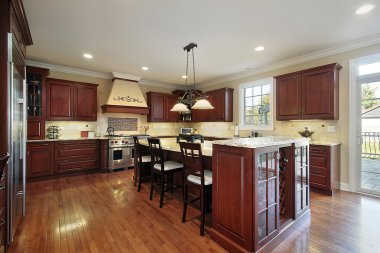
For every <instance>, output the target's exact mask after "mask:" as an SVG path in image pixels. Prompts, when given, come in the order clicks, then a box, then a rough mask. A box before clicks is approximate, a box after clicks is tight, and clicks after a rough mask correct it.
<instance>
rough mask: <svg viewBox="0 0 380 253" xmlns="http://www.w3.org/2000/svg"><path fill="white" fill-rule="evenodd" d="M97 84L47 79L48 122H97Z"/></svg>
mask: <svg viewBox="0 0 380 253" xmlns="http://www.w3.org/2000/svg"><path fill="white" fill-rule="evenodd" d="M97 86H98V85H97V84H90V83H79V82H73V81H67V80H60V79H50V78H48V79H47V99H46V106H47V108H46V109H47V110H46V113H47V115H46V119H47V120H81V121H96V120H97Z"/></svg>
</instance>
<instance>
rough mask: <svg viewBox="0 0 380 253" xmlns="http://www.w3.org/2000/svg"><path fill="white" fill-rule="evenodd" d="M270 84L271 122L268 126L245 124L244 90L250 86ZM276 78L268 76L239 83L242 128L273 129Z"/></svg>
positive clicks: (240, 123) (240, 122) (240, 124)
mask: <svg viewBox="0 0 380 253" xmlns="http://www.w3.org/2000/svg"><path fill="white" fill-rule="evenodd" d="M265 84H269V106H270V109H271V110H270V112H271V116H270V124H269V125H267V126H257V125H245V122H244V111H245V104H244V102H245V94H244V90H245V89H246V88H250V87H252V88H253V87H256V86H262V85H265ZM273 99H274V80H273V77H268V78H264V79H260V80H256V81H251V82H247V83H242V84H240V85H239V127H240V130H273V120H274V108H273Z"/></svg>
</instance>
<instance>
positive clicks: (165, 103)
mask: <svg viewBox="0 0 380 253" xmlns="http://www.w3.org/2000/svg"><path fill="white" fill-rule="evenodd" d="M146 95H147V104H148V107H149V114H148V122H177V121H179V113H178V112H171V111H170V109H171V108H172V107H173V106H174V105H175V103H176V102H177V96H176V95H173V94H167V93H159V92H148V93H146Z"/></svg>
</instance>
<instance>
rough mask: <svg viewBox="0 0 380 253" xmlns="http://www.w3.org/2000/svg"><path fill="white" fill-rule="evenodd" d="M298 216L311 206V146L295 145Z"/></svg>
mask: <svg viewBox="0 0 380 253" xmlns="http://www.w3.org/2000/svg"><path fill="white" fill-rule="evenodd" d="M294 155H295V168H294V169H295V176H296V181H295V182H296V189H295V190H296V191H295V195H296V196H295V198H296V203H295V205H296V206H295V208H296V209H295V210H296V212H295V213H296V217H298V216H299V215H300V214H302V212H303V211H304V210H306V209H308V208H309V146H308V145H306V146H299V147H295V154H294Z"/></svg>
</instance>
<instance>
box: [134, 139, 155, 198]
mask: <svg viewBox="0 0 380 253" xmlns="http://www.w3.org/2000/svg"><path fill="white" fill-rule="evenodd" d="M133 142H134V143H135V160H134V172H135V175H134V185H135V186H136V184H137V191H138V192H140V190H141V182H142V180H143V177H144V176H150V167H151V166H150V162H151V157H150V155H143V150H142V149H141V145H140V142H139V138H138V137H137V136H133ZM148 172H149V173H148Z"/></svg>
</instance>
